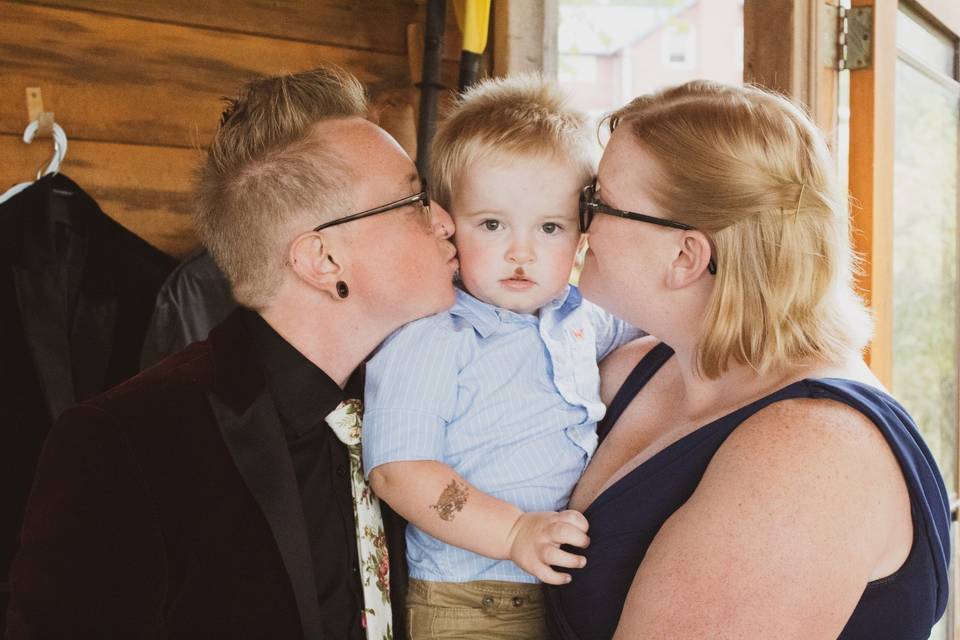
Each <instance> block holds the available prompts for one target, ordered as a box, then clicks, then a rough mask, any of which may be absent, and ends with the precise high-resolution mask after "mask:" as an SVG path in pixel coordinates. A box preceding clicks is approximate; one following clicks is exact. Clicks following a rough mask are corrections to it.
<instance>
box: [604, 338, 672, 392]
mask: <svg viewBox="0 0 960 640" xmlns="http://www.w3.org/2000/svg"><path fill="white" fill-rule="evenodd" d="M659 342H660V340H659V339H657V338H655V337H653V336H644V337H642V338H637V339H636V340H633V341H632V342H628V343H627V344H625V345H623V346H622V347H620V348H619V349H617V350H616V351H614V352H613V353H611V354H610V355H609V356H607V357H606V358H604V359H603V362H601V363H600V398H601V400H603V403H604V404H610V401H612V400H613V397H614V396H615V395H616V394H617V391H618V390H619V389H620V386H621V385H622V384H623V381H624V380H626V378H627V376H628V375H630V372H631V371H633V368H634V367H635V366H637V363H638V362H640V360H642V359H643V357H644V356H645V355H647V354H648V353H649V352H650V350H651V349H653V348H654V347H655V346H657V344H659Z"/></svg>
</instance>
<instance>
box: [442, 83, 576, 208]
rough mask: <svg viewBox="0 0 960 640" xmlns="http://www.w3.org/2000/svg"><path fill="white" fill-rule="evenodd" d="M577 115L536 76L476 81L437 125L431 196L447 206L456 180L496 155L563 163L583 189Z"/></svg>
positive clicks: (553, 88)
mask: <svg viewBox="0 0 960 640" xmlns="http://www.w3.org/2000/svg"><path fill="white" fill-rule="evenodd" d="M590 149H591V147H590V136H589V132H588V130H587V127H586V119H585V117H584V115H583V114H582V113H580V112H579V111H576V110H574V109H572V108H570V107H568V106H567V99H566V97H565V96H564V94H563V92H562V91H561V90H560V89H559V88H558V87H557V86H556V85H555V84H554V83H552V82H548V81H546V80H544V79H543V78H541V77H540V76H539V75H536V74H520V75H515V76H509V77H506V78H490V79H486V80H482V81H480V82H478V83H477V84H475V85H473V86H472V87H470V89H468V90H467V91H466V92H465V93H464V94H463V95H462V96H461V97H460V98H459V99H457V101H456V102H454V103H453V105H452V106H451V108H450V109H449V111H448V112H447V114H446V117H445V118H444V120H443V122H441V123H440V125H439V126H438V127H437V133H436V135H435V137H434V140H433V147H432V149H431V153H430V187H431V196H432V197H433V198H434V199H435V200H436V201H437V202H439V203H440V204H441V205H442V206H443V207H444V208H449V207H450V201H451V200H452V197H453V191H454V189H455V188H456V185H457V181H458V180H459V179H460V177H461V176H462V175H463V174H464V172H465V171H468V170H469V167H470V165H472V164H474V163H475V162H477V161H478V160H482V159H486V158H489V157H491V156H494V155H496V154H504V153H510V154H515V155H546V156H552V157H557V158H566V159H569V161H570V162H571V163H573V165H574V166H576V167H577V168H578V170H579V171H580V174H581V178H582V182H583V186H585V185H586V184H587V183H588V182H589V181H590V178H591V177H592V176H593V173H594V162H593V158H592V156H591V152H590Z"/></svg>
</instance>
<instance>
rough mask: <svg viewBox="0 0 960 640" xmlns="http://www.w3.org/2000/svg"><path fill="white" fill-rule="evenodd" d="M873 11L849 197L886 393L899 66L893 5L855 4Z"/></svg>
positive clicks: (854, 108)
mask: <svg viewBox="0 0 960 640" xmlns="http://www.w3.org/2000/svg"><path fill="white" fill-rule="evenodd" d="M853 6H854V7H873V64H872V66H871V67H869V68H867V69H859V70H856V71H851V72H850V113H851V117H850V160H849V167H850V183H849V184H850V196H851V198H852V199H853V205H854V206H853V211H852V216H853V243H854V248H855V249H856V250H857V252H859V253H860V254H861V255H862V256H863V257H864V259H865V262H864V269H865V271H864V273H863V274H862V275H861V276H860V278H858V282H857V284H858V288H859V289H860V291H861V292H862V293H863V295H864V297H865V299H866V300H867V302H868V303H869V304H870V307H871V308H872V310H873V313H874V317H875V319H876V328H875V331H874V337H873V342H872V343H871V346H870V352H869V354H868V361H869V363H870V367H871V369H873V372H874V373H875V374H876V375H877V377H878V378H880V381H881V382H883V383H884V384H885V385H887V386H888V387H889V386H890V384H891V383H892V381H893V162H894V156H893V144H894V115H895V111H894V108H895V100H896V96H895V79H896V65H897V47H896V28H897V24H896V23H897V3H896V2H891V1H890V0H853Z"/></svg>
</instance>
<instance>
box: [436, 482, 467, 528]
mask: <svg viewBox="0 0 960 640" xmlns="http://www.w3.org/2000/svg"><path fill="white" fill-rule="evenodd" d="M469 494H470V487H468V486H467V485H466V483H464V482H458V481H457V480H451V481H450V484H448V485H447V487H446V488H445V489H444V490H443V493H441V494H440V499H439V500H437V504H432V505H430V508H431V509H436V511H437V515H439V516H440V519H441V520H444V521H446V522H450V521H451V520H453V519H454V518H455V517H456V516H457V513H459V512H460V511H463V506H464V505H465V504H467V497H468V495H469Z"/></svg>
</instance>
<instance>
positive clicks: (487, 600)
mask: <svg viewBox="0 0 960 640" xmlns="http://www.w3.org/2000/svg"><path fill="white" fill-rule="evenodd" d="M481 603H482V604H483V606H484V608H488V607H492V606H493V596H483V600H481Z"/></svg>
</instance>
